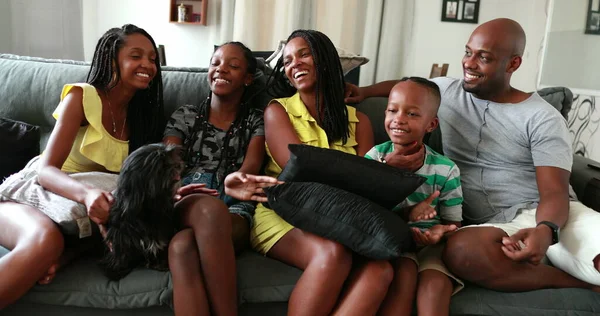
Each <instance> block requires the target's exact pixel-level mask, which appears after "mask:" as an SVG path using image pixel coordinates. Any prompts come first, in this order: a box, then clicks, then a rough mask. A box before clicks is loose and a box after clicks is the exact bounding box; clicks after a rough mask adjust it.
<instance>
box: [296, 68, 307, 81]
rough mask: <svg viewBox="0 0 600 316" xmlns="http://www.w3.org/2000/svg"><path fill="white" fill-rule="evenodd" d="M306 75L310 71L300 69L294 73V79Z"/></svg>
mask: <svg viewBox="0 0 600 316" xmlns="http://www.w3.org/2000/svg"><path fill="white" fill-rule="evenodd" d="M306 75H308V71H307V70H301V71H298V72H297V73H295V74H294V79H296V80H298V79H299V78H301V77H304V76H306Z"/></svg>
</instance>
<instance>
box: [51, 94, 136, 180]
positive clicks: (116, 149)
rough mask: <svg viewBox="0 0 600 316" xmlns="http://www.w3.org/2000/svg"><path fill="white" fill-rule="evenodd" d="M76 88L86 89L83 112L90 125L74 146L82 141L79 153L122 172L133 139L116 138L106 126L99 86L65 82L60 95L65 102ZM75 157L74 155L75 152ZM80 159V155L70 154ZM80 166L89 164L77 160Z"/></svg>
mask: <svg viewBox="0 0 600 316" xmlns="http://www.w3.org/2000/svg"><path fill="white" fill-rule="evenodd" d="M73 87H80V88H82V90H83V100H82V104H83V112H84V115H85V119H86V120H87V121H88V125H87V126H85V128H82V129H80V132H78V134H77V137H76V140H75V142H74V145H77V144H79V153H81V156H83V157H85V158H87V159H89V160H90V161H92V162H94V163H96V164H99V165H101V166H103V167H104V168H106V170H108V171H111V172H119V171H120V170H121V165H122V164H123V161H124V160H125V158H127V155H128V154H129V142H128V141H122V140H119V139H116V138H114V137H113V136H112V135H110V134H109V133H108V131H106V129H105V128H104V125H102V101H101V100H100V96H99V95H98V92H97V90H96V88H94V87H93V86H92V85H89V84H87V83H76V84H68V85H65V86H64V88H63V90H62V93H61V95H60V99H61V101H62V100H63V99H64V98H65V97H66V96H67V94H68V93H69V91H71V89H72V88H73ZM62 106H63V105H62V102H61V103H60V104H59V106H58V107H57V108H56V110H55V111H54V113H53V114H52V116H53V117H54V118H55V119H58V117H59V115H60V113H61V112H62ZM71 156H74V155H71ZM69 158H73V159H74V160H76V159H75V158H76V157H69ZM75 163H77V164H79V165H85V163H80V162H77V161H75Z"/></svg>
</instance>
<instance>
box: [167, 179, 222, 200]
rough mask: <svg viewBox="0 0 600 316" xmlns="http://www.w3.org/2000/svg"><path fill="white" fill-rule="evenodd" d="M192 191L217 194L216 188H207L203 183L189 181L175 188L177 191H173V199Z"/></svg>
mask: <svg viewBox="0 0 600 316" xmlns="http://www.w3.org/2000/svg"><path fill="white" fill-rule="evenodd" d="M194 193H204V194H208V195H211V196H219V192H218V191H217V190H215V189H209V188H207V187H206V184H204V183H191V184H188V185H185V186H182V187H181V188H179V189H177V192H176V193H175V196H174V197H173V199H175V201H179V200H181V199H182V198H183V197H184V196H186V195H190V194H194Z"/></svg>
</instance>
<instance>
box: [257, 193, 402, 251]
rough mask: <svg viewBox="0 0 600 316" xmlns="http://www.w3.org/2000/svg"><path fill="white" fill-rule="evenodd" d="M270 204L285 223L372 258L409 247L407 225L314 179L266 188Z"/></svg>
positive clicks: (353, 195)
mask: <svg viewBox="0 0 600 316" xmlns="http://www.w3.org/2000/svg"><path fill="white" fill-rule="evenodd" d="M264 190H265V193H266V195H267V197H268V199H269V205H270V206H271V207H272V208H273V210H274V211H275V212H276V213H277V214H279V216H281V218H283V219H284V220H286V221H287V222H288V223H290V224H292V225H294V226H295V227H298V228H300V229H302V230H305V231H307V232H310V233H313V234H315V235H318V236H321V237H323V238H327V239H331V240H334V241H337V242H339V243H341V244H342V245H344V246H346V247H348V248H350V249H352V250H353V251H355V252H356V253H358V254H360V255H363V256H365V257H368V258H372V259H379V260H389V259H393V258H397V257H399V256H400V254H401V253H402V252H405V251H408V250H410V249H411V248H412V245H413V242H412V239H411V235H410V231H409V228H408V225H407V224H406V223H405V222H404V221H403V220H402V219H401V218H400V217H399V216H398V215H396V214H394V213H393V212H391V211H390V210H386V209H385V208H383V207H381V206H379V205H377V204H375V203H373V202H371V201H369V200H367V199H365V198H362V197H360V196H358V195H356V194H352V193H350V192H347V191H344V190H341V189H338V188H334V187H331V186H328V185H325V184H321V183H314V182H287V183H284V184H280V185H276V186H273V187H268V188H265V189H264Z"/></svg>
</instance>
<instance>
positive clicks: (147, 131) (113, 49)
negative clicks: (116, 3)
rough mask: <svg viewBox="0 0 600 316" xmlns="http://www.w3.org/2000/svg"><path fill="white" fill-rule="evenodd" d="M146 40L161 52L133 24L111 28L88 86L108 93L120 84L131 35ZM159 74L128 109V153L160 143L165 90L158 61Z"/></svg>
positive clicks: (97, 52) (100, 45) (101, 43)
mask: <svg viewBox="0 0 600 316" xmlns="http://www.w3.org/2000/svg"><path fill="white" fill-rule="evenodd" d="M136 33H137V34H141V35H143V36H145V37H146V38H147V39H148V40H150V42H151V43H152V46H153V47H154V50H155V52H156V56H158V50H157V49H156V44H155V43H154V39H152V37H151V36H150V34H148V33H147V32H146V31H145V30H144V29H141V28H139V27H137V26H135V25H132V24H125V25H123V27H121V28H111V29H110V30H108V31H107V32H106V33H104V35H102V37H101V38H100V39H99V40H98V44H97V45H96V50H95V51H94V58H93V60H92V65H91V67H90V71H89V73H88V75H87V79H86V82H87V83H88V84H90V85H92V86H94V87H95V88H96V89H98V90H100V91H104V92H108V91H109V90H110V89H112V88H114V87H115V86H116V85H117V83H118V82H119V81H120V80H121V71H120V69H119V66H118V64H119V50H120V49H121V47H123V45H124V44H125V40H126V39H127V36H129V35H131V34H136ZM155 64H156V74H155V76H154V78H153V79H152V81H151V82H150V85H149V86H148V88H147V89H144V90H138V91H136V93H135V94H134V96H133V98H132V99H131V101H130V102H129V105H128V107H127V124H128V126H129V130H130V136H129V153H132V152H133V151H135V150H136V149H137V148H139V147H141V146H143V145H146V144H149V143H156V142H160V140H161V137H162V131H163V129H164V115H165V113H164V105H163V86H162V75H161V71H160V61H159V59H158V58H156V60H155Z"/></svg>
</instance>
